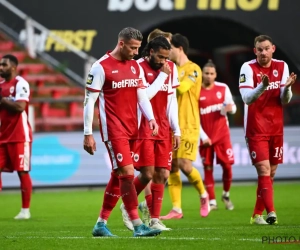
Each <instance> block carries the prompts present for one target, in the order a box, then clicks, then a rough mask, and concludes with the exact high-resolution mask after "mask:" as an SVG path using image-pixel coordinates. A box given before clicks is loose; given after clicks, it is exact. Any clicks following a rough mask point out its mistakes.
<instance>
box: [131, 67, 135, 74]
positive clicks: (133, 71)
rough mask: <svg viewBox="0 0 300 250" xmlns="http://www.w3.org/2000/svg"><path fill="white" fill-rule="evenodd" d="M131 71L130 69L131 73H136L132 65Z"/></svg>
mask: <svg viewBox="0 0 300 250" xmlns="http://www.w3.org/2000/svg"><path fill="white" fill-rule="evenodd" d="M131 71H132V73H133V74H136V70H135V68H134V67H133V66H131Z"/></svg>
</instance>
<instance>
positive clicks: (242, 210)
mask: <svg viewBox="0 0 300 250" xmlns="http://www.w3.org/2000/svg"><path fill="white" fill-rule="evenodd" d="M274 189H275V205H276V209H277V215H278V219H279V225H278V226H270V225H265V226H258V225H250V224H249V221H250V217H251V214H252V211H253V205H254V202H255V190H256V186H255V185H254V184H253V183H251V184H244V185H241V184H233V186H232V189H231V199H232V201H233V202H234V205H235V209H234V210H233V211H226V210H225V209H224V205H223V204H222V202H221V201H220V196H221V190H222V188H221V186H217V188H216V194H217V198H218V207H219V209H218V210H217V211H212V212H211V213H210V215H209V216H208V217H207V218H201V217H200V215H199V199H198V197H197V194H196V191H195V190H194V189H193V188H192V187H191V186H184V187H183V192H182V208H183V213H184V218H183V219H181V220H171V221H165V224H166V225H167V226H168V227H171V228H172V229H173V230H172V231H170V232H163V233H162V234H161V235H160V236H157V237H154V238H133V237H132V232H130V231H128V230H127V229H126V228H125V227H124V226H123V223H122V218H121V213H120V210H119V205H120V201H119V203H118V205H117V207H116V208H115V210H114V211H113V213H112V215H111V218H110V219H109V223H108V226H109V228H110V230H111V231H112V232H113V233H114V234H116V235H118V236H119V237H118V238H113V239H112V238H93V237H92V235H91V231H92V228H93V226H94V224H95V222H96V220H97V217H98V213H99V208H100V205H101V203H102V197H103V189H93V190H89V191H87V190H71V191H70V190H62V191H55V190H53V191H51V190H50V191H36V192H34V193H33V195H32V204H31V215H32V218H31V219H30V220H27V221H15V220H14V219H13V217H14V216H15V215H16V214H17V213H18V212H19V209H20V194H19V192H8V191H5V190H4V191H2V192H1V193H0V249H1V250H19V249H20V250H27V249H30V250H31V249H42V250H44V249H46V250H48V249H49V250H60V249H72V250H77V249H78V250H85V249H87V250H90V249H97V250H102V249H109V250H114V249H143V250H147V249H155V250H160V249H170V250H179V249H192V250H197V249H203V250H208V249H213V250H219V249H247V250H248V249H271V248H272V249H300V244H299V242H298V243H293V244H286V243H285V244H278V243H280V242H281V241H287V242H288V241H294V240H297V241H299V240H300V216H299V215H300V198H299V197H300V183H299V182H298V183H296V182H291V183H280V182H277V183H276V182H275V185H274ZM142 199H143V194H142V195H140V200H142ZM170 208H171V203H170V198H169V194H168V190H167V189H166V192H165V198H164V202H163V209H162V214H166V213H167V212H169V210H170ZM276 237H277V238H276ZM262 240H264V242H262ZM276 241H277V244H270V243H273V242H276Z"/></svg>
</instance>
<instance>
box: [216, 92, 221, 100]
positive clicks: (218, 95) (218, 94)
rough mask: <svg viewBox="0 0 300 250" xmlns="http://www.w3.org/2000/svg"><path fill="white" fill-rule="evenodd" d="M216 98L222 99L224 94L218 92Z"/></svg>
mask: <svg viewBox="0 0 300 250" xmlns="http://www.w3.org/2000/svg"><path fill="white" fill-rule="evenodd" d="M216 96H217V97H218V99H221V98H222V93H221V92H219V91H218V92H217V93H216Z"/></svg>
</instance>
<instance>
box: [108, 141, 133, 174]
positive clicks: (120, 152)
mask: <svg viewBox="0 0 300 250" xmlns="http://www.w3.org/2000/svg"><path fill="white" fill-rule="evenodd" d="M105 146H106V148H107V152H108V155H109V158H110V162H111V165H112V169H117V168H118V167H124V166H127V165H130V164H132V157H133V154H134V153H133V152H134V149H133V147H134V140H127V139H119V140H112V141H106V142H105Z"/></svg>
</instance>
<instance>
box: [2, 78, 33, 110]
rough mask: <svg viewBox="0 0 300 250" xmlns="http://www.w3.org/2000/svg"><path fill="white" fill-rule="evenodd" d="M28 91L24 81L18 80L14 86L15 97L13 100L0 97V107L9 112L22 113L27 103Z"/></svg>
mask: <svg viewBox="0 0 300 250" xmlns="http://www.w3.org/2000/svg"><path fill="white" fill-rule="evenodd" d="M29 95H30V89H29V84H28V82H26V81H25V80H19V81H18V83H17V85H16V96H15V98H14V99H13V100H11V99H10V98H5V97H2V96H1V93H0V105H1V107H4V108H5V109H7V110H8V111H10V112H16V113H22V112H23V111H24V110H25V108H26V105H27V103H28V102H29Z"/></svg>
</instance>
